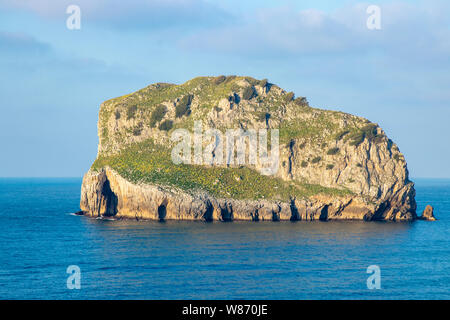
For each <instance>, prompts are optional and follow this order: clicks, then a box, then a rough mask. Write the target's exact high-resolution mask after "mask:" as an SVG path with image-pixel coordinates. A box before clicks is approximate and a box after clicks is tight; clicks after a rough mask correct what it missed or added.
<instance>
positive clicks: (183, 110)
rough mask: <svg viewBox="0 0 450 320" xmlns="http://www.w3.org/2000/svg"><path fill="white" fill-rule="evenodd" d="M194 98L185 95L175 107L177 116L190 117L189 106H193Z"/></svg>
mask: <svg viewBox="0 0 450 320" xmlns="http://www.w3.org/2000/svg"><path fill="white" fill-rule="evenodd" d="M192 98H193V96H192V95H191V94H188V95H185V96H184V97H183V98H181V99H180V101H178V103H177V105H176V107H175V116H176V117H177V118H181V117H182V116H184V115H189V111H190V110H189V106H190V105H191V102H192Z"/></svg>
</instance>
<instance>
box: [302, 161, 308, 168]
mask: <svg viewBox="0 0 450 320" xmlns="http://www.w3.org/2000/svg"><path fill="white" fill-rule="evenodd" d="M301 166H302V168H306V167H307V166H308V162H306V161H305V160H303V161H302V163H301Z"/></svg>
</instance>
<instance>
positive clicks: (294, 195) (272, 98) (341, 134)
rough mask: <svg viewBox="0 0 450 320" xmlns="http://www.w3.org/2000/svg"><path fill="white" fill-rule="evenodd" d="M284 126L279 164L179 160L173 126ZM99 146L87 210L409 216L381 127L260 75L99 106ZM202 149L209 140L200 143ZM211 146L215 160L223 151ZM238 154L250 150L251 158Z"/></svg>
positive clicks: (152, 89) (146, 214)
mask: <svg viewBox="0 0 450 320" xmlns="http://www.w3.org/2000/svg"><path fill="white" fill-rule="evenodd" d="M199 122H200V123H201V124H202V125H203V127H204V128H205V129H206V128H213V129H217V130H219V131H225V130H227V129H229V128H238V129H242V130H243V131H248V130H250V129H256V130H258V129H268V130H271V129H278V130H279V140H280V148H279V166H278V170H276V172H274V173H275V174H274V175H272V176H267V175H262V174H261V173H260V171H259V169H261V167H262V166H263V165H262V164H261V163H260V162H257V163H254V164H247V163H245V164H242V163H241V164H239V165H233V164H231V165H227V164H219V165H198V164H192V165H190V164H175V163H174V162H173V161H172V159H171V150H173V147H174V145H175V144H176V142H174V141H173V140H172V139H171V134H172V133H173V132H174V130H176V129H180V128H184V129H188V130H190V132H192V131H193V130H194V126H195V125H194V123H199ZM98 133H99V148H98V155H97V159H96V161H95V163H94V164H93V166H92V168H91V169H90V170H89V172H88V173H86V175H85V176H84V179H83V185H82V191H81V204H80V206H81V210H82V211H84V212H85V213H86V214H88V215H93V216H103V215H104V216H119V217H132V218H138V219H140V218H146V219H184V220H196V219H199V220H208V221H210V220H224V221H227V220H236V219H239V220H256V221H257V220H337V219H359V220H362V219H364V220H392V221H401V220H414V219H416V218H417V216H416V203H415V199H414V197H415V191H414V184H413V183H412V182H411V181H409V179H408V170H407V166H406V162H405V159H404V156H403V155H402V154H401V153H400V151H399V149H398V147H397V146H396V145H395V143H393V142H392V141H391V140H390V139H388V137H387V136H386V134H385V133H384V132H383V130H382V129H381V128H379V126H378V125H376V124H374V123H371V122H369V121H368V120H366V119H363V118H360V117H357V116H353V115H350V114H346V113H342V112H336V111H327V110H320V109H316V108H311V107H310V106H309V105H308V102H307V101H306V99H305V98H303V97H299V98H295V97H294V94H293V93H291V92H285V91H284V90H282V89H281V88H279V87H278V86H276V85H274V84H270V83H268V82H267V81H266V80H255V79H253V78H250V77H236V76H229V77H224V76H220V77H200V78H195V79H192V80H190V81H188V82H186V83H184V84H182V85H172V84H162V83H158V84H153V85H150V86H148V87H146V88H144V89H141V90H139V91H137V92H134V93H132V94H130V95H126V96H123V97H119V98H116V99H112V100H109V101H106V102H104V103H103V104H102V105H101V108H100V114H99V123H98ZM202 145H203V146H204V145H206V143H202ZM215 151H217V150H215V149H213V150H211V159H214V158H215V157H218V155H217V152H215ZM250 153H251V152H250V150H249V149H246V150H245V157H246V159H248V158H249V157H250Z"/></svg>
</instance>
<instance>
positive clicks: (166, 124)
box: [158, 120, 173, 131]
mask: <svg viewBox="0 0 450 320" xmlns="http://www.w3.org/2000/svg"><path fill="white" fill-rule="evenodd" d="M172 127H173V121H172V120H164V121H163V122H161V123H160V124H159V127H158V128H159V130H163V131H169V130H170V129H172Z"/></svg>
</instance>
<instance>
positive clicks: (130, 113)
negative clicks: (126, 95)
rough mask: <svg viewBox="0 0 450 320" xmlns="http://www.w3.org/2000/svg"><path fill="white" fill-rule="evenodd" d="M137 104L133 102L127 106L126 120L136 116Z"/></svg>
mask: <svg viewBox="0 0 450 320" xmlns="http://www.w3.org/2000/svg"><path fill="white" fill-rule="evenodd" d="M136 111H137V105H135V104H133V105H131V106H128V107H127V120H130V119H134V117H135V116H136Z"/></svg>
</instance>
